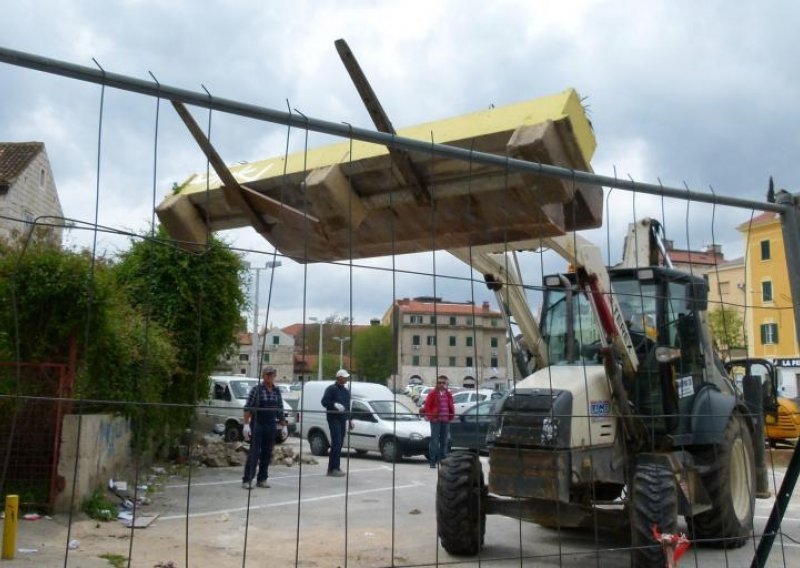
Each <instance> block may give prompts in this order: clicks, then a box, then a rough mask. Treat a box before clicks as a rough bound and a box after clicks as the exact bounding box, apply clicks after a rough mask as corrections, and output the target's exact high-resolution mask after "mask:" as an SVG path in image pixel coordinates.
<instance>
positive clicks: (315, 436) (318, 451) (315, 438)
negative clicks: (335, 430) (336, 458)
mask: <svg viewBox="0 0 800 568" xmlns="http://www.w3.org/2000/svg"><path fill="white" fill-rule="evenodd" d="M308 445H309V446H311V453H312V454H314V455H315V456H324V455H327V453H328V448H329V447H330V445H329V444H328V439H327V438H325V434H323V433H322V432H319V431H315V432H311V433H310V434H309V435H308Z"/></svg>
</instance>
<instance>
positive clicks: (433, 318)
mask: <svg viewBox="0 0 800 568" xmlns="http://www.w3.org/2000/svg"><path fill="white" fill-rule="evenodd" d="M430 321H431V325H436V316H431V320H430Z"/></svg>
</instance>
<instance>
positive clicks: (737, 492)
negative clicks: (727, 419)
mask: <svg viewBox="0 0 800 568" xmlns="http://www.w3.org/2000/svg"><path fill="white" fill-rule="evenodd" d="M750 466H751V464H750V455H749V454H748V453H747V448H745V445H744V442H743V441H742V439H741V438H737V439H736V440H735V441H734V442H733V446H732V447H731V470H730V476H731V477H730V487H731V504H732V505H733V511H734V513H735V514H736V518H737V519H739V520H740V521H743V520H745V519H747V517H748V516H749V514H750V500H751V498H752V494H751V491H750V486H751V484H752V479H751V467H750Z"/></svg>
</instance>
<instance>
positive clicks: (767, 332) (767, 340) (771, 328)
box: [761, 323, 778, 345]
mask: <svg viewBox="0 0 800 568" xmlns="http://www.w3.org/2000/svg"><path fill="white" fill-rule="evenodd" d="M776 343H778V324H777V323H762V324H761V344H762V345H774V344H776Z"/></svg>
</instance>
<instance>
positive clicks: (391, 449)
mask: <svg viewBox="0 0 800 568" xmlns="http://www.w3.org/2000/svg"><path fill="white" fill-rule="evenodd" d="M381 457H382V458H383V459H384V461H387V462H389V463H394V462H398V461H400V458H401V457H402V456H401V455H400V448H399V447H398V446H397V439H396V438H393V437H391V436H386V437H385V438H384V439H383V440H381Z"/></svg>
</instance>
